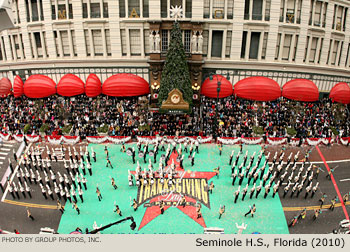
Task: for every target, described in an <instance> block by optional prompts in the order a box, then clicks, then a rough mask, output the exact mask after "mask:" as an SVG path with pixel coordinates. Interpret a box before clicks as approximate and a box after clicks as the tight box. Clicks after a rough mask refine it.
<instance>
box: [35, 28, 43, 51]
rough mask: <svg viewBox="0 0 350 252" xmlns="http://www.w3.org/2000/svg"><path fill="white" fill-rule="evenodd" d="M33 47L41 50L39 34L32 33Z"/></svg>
mask: <svg viewBox="0 0 350 252" xmlns="http://www.w3.org/2000/svg"><path fill="white" fill-rule="evenodd" d="M34 39H35V45H36V47H37V48H41V47H42V46H41V39H40V32H34Z"/></svg>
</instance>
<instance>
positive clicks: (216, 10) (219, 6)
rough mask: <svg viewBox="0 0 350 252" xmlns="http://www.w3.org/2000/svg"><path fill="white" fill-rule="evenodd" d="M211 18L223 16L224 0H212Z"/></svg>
mask: <svg viewBox="0 0 350 252" xmlns="http://www.w3.org/2000/svg"><path fill="white" fill-rule="evenodd" d="M212 11H213V18H219V19H220V18H224V17H225V0H213V10H212Z"/></svg>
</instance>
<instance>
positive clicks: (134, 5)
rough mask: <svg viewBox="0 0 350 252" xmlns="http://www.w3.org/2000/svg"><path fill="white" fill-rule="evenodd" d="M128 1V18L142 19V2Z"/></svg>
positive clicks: (137, 0)
mask: <svg viewBox="0 0 350 252" xmlns="http://www.w3.org/2000/svg"><path fill="white" fill-rule="evenodd" d="M128 1H129V2H128V9H129V10H128V17H140V0H128Z"/></svg>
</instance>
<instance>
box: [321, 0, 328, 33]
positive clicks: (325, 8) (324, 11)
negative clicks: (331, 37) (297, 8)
mask: <svg viewBox="0 0 350 252" xmlns="http://www.w3.org/2000/svg"><path fill="white" fill-rule="evenodd" d="M327 8H328V3H326V2H324V3H323V21H322V27H326V17H327Z"/></svg>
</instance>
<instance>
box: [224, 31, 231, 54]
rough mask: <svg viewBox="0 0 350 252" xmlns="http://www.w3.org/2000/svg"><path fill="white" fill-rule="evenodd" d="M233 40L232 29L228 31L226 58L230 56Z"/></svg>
mask: <svg viewBox="0 0 350 252" xmlns="http://www.w3.org/2000/svg"><path fill="white" fill-rule="evenodd" d="M231 41H232V31H227V34H226V48H225V57H226V58H230V54H231Z"/></svg>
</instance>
